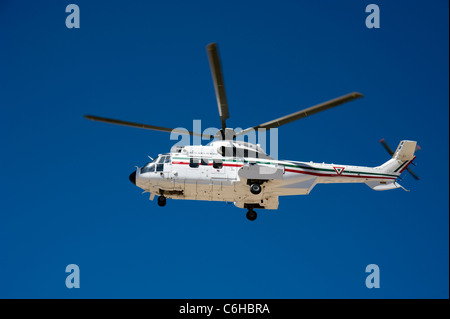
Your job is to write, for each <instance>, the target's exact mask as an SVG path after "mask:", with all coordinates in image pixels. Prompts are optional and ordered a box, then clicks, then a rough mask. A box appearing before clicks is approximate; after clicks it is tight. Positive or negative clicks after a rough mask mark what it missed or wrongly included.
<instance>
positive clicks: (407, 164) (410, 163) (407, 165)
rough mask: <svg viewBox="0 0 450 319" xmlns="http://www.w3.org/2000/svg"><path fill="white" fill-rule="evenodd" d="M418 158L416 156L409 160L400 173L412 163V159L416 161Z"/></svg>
mask: <svg viewBox="0 0 450 319" xmlns="http://www.w3.org/2000/svg"><path fill="white" fill-rule="evenodd" d="M415 159H416V157H415V156H414V157H413V159H412V160H411V161H409V163H408V164H406V166H405V167H403V169H402V170H401V171H400V174H401V173H403V171H404V170H405V169H406V168H407V167H408V166H409V164H411V163H412V161H414V160H415Z"/></svg>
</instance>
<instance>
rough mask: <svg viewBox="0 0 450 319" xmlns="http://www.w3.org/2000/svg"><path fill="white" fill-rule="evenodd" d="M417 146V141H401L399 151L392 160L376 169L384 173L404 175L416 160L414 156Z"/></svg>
mask: <svg viewBox="0 0 450 319" xmlns="http://www.w3.org/2000/svg"><path fill="white" fill-rule="evenodd" d="M416 145H417V142H415V141H406V140H405V141H401V142H400V144H399V145H398V147H397V150H396V151H395V152H394V155H392V158H391V159H390V160H389V161H387V162H386V163H384V164H383V165H381V166H378V167H376V168H377V169H380V170H382V171H383V173H386V174H394V175H398V176H400V174H401V173H403V171H404V170H405V169H406V168H407V167H408V165H409V164H411V162H412V161H413V160H414V159H415V158H416V157H415V156H414V152H415V151H416Z"/></svg>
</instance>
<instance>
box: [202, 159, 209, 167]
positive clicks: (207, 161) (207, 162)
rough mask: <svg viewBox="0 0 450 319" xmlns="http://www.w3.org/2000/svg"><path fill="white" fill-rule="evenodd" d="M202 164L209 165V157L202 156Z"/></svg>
mask: <svg viewBox="0 0 450 319" xmlns="http://www.w3.org/2000/svg"><path fill="white" fill-rule="evenodd" d="M201 164H202V165H205V166H208V165H209V160H208V159H205V158H202V159H201Z"/></svg>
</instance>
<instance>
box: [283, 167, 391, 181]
mask: <svg viewBox="0 0 450 319" xmlns="http://www.w3.org/2000/svg"><path fill="white" fill-rule="evenodd" d="M285 171H286V172H292V173H299V174H306V175H314V176H325V177H355V178H376V179H395V177H382V176H379V177H377V176H353V175H335V174H318V173H311V172H305V171H295V170H292V169H287V168H286V169H285Z"/></svg>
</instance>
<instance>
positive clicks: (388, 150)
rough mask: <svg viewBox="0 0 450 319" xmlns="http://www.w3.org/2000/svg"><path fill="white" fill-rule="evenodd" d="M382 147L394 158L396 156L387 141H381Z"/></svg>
mask: <svg viewBox="0 0 450 319" xmlns="http://www.w3.org/2000/svg"><path fill="white" fill-rule="evenodd" d="M380 143H381V145H383V146H384V148H385V149H386V151H387V152H388V153H389V155H391V156H393V155H394V151H393V150H392V148H390V146H389V145H388V143H386V141H385V140H384V138H383V139H382V140H380Z"/></svg>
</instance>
